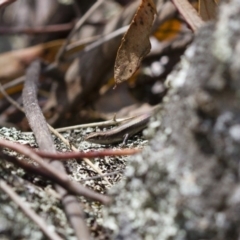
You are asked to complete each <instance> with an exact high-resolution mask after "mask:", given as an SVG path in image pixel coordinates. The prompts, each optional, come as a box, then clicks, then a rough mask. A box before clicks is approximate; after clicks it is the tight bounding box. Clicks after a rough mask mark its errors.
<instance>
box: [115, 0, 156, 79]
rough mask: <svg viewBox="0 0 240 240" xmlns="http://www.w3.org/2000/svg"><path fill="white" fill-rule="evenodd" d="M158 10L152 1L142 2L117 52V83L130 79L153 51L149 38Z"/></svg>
mask: <svg viewBox="0 0 240 240" xmlns="http://www.w3.org/2000/svg"><path fill="white" fill-rule="evenodd" d="M155 13H156V8H155V5H154V3H153V1H152V0H142V3H141V5H140V6H139V8H138V10H137V13H136V14H135V16H134V18H133V20H132V22H131V24H130V27H129V29H128V31H127V32H126V34H125V35H124V37H123V38H122V42H121V45H120V47H119V49H118V52H117V58H116V61H115V66H114V79H115V83H116V84H118V83H121V82H123V81H126V80H127V79H129V78H130V77H131V76H132V75H133V74H134V73H135V72H136V70H137V69H138V67H139V65H140V62H141V60H142V58H144V57H145V56H146V55H147V54H148V53H149V52H150V49H151V44H150V41H149V36H150V33H151V27H152V23H153V20H154V14H155Z"/></svg>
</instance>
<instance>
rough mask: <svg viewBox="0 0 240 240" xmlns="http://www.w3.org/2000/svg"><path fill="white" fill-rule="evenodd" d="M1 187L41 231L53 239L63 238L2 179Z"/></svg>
mask: <svg viewBox="0 0 240 240" xmlns="http://www.w3.org/2000/svg"><path fill="white" fill-rule="evenodd" d="M0 188H1V189H2V190H3V191H4V192H5V193H6V194H7V195H8V196H9V197H10V198H11V199H12V200H13V202H14V203H15V204H16V205H17V206H18V207H20V208H21V209H22V211H23V212H24V213H25V215H27V216H28V217H29V218H30V219H31V220H32V221H33V222H35V223H36V224H37V226H38V227H39V228H40V229H41V231H42V232H43V233H44V234H45V235H46V236H47V237H48V238H49V239H51V240H62V238H61V237H60V236H59V235H58V234H57V233H55V232H53V231H52V230H50V229H49V226H48V225H47V224H46V223H45V221H44V220H43V219H42V218H40V217H39V216H38V215H37V214H36V213H35V212H34V211H33V210H32V209H31V208H29V207H28V205H27V204H26V203H24V202H23V201H22V199H21V198H20V197H19V196H18V195H17V194H16V193H15V192H14V191H13V189H12V188H11V187H10V186H9V185H7V183H6V182H4V181H3V180H0Z"/></svg>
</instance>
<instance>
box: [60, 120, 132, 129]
mask: <svg viewBox="0 0 240 240" xmlns="http://www.w3.org/2000/svg"><path fill="white" fill-rule="evenodd" d="M133 118H134V117H128V118H119V119H112V120H108V121H104V122H95V123H86V124H79V125H75V126H69V127H63V128H56V129H55V130H56V131H58V132H65V131H69V130H74V129H78V128H88V127H106V126H112V125H117V124H119V123H121V122H125V121H127V120H131V119H133Z"/></svg>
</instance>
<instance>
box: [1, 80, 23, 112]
mask: <svg viewBox="0 0 240 240" xmlns="http://www.w3.org/2000/svg"><path fill="white" fill-rule="evenodd" d="M0 92H1V93H2V95H3V96H4V97H5V98H6V99H7V100H8V101H9V102H10V103H11V104H12V105H13V106H14V107H16V108H17V109H18V110H20V111H21V112H24V110H23V108H22V107H21V106H20V105H19V104H18V103H17V102H16V101H15V100H14V99H12V98H11V97H10V96H9V95H8V94H7V92H6V91H5V89H4V88H3V86H2V84H1V83H0Z"/></svg>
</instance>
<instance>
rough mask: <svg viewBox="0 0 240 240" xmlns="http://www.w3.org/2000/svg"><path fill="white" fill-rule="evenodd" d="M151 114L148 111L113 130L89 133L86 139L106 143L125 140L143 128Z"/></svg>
mask: <svg viewBox="0 0 240 240" xmlns="http://www.w3.org/2000/svg"><path fill="white" fill-rule="evenodd" d="M151 115H152V114H151V113H146V114H143V115H140V116H137V117H135V118H133V119H132V120H129V121H127V122H126V123H123V124H121V125H119V126H117V127H115V128H113V129H111V130H108V131H103V132H96V133H91V134H89V135H87V136H86V137H85V139H84V140H85V141H88V142H92V143H98V144H104V145H106V144H112V143H118V142H123V141H124V140H125V139H127V138H129V137H131V136H133V135H134V134H136V133H138V132H140V131H141V130H143V129H144V128H145V127H146V126H147V124H148V122H149V119H150V117H151Z"/></svg>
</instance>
